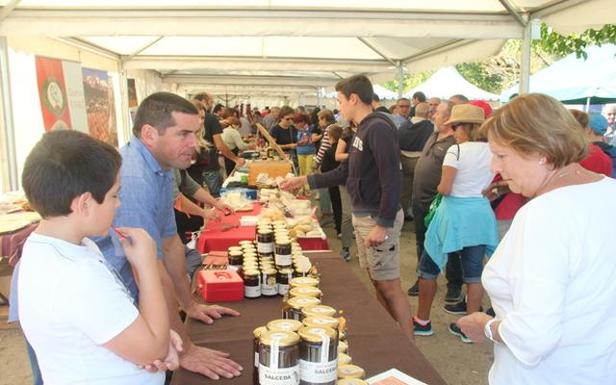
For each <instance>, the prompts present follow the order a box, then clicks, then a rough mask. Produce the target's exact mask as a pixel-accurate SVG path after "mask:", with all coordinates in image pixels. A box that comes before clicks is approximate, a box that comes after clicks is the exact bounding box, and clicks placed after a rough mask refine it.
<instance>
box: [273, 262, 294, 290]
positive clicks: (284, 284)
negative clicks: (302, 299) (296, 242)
mask: <svg viewBox="0 0 616 385" xmlns="http://www.w3.org/2000/svg"><path fill="white" fill-rule="evenodd" d="M292 277H293V270H292V269H288V268H287V269H280V270H278V274H276V283H277V284H278V294H279V295H282V296H284V295H286V294H287V293H288V292H289V287H290V286H289V281H290V280H291V279H292Z"/></svg>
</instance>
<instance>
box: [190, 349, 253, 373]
mask: <svg viewBox="0 0 616 385" xmlns="http://www.w3.org/2000/svg"><path fill="white" fill-rule="evenodd" d="M227 357H229V354H227V353H223V352H220V351H218V350H212V349H208V348H204V347H200V346H195V345H191V346H190V347H188V349H187V350H186V353H184V354H182V356H181V357H180V366H181V367H182V368H184V369H186V370H188V371H190V372H194V373H200V374H203V375H204V376H206V377H209V378H211V379H214V380H218V379H220V377H221V376H222V377H225V378H233V377H237V376H239V375H240V374H241V371H242V370H244V368H242V367H241V366H240V365H239V364H238V363H236V362H234V361H232V360H230V359H228V358H227Z"/></svg>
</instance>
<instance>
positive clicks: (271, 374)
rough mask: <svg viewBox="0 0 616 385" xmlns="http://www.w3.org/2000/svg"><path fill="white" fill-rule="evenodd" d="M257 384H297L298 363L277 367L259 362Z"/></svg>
mask: <svg viewBox="0 0 616 385" xmlns="http://www.w3.org/2000/svg"><path fill="white" fill-rule="evenodd" d="M259 384H260V385H299V365H295V366H292V367H290V368H280V369H279V368H270V367H267V366H265V365H263V364H259Z"/></svg>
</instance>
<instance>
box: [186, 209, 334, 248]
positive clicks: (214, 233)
mask: <svg viewBox="0 0 616 385" xmlns="http://www.w3.org/2000/svg"><path fill="white" fill-rule="evenodd" d="M261 208H262V206H261V204H259V203H253V208H252V211H241V212H236V213H233V214H230V215H227V216H224V217H223V218H222V220H220V221H209V222H208V223H207V224H206V225H205V228H204V230H203V231H202V232H201V235H200V236H199V239H198V240H197V250H198V251H199V252H200V253H209V252H210V251H226V250H227V249H228V248H229V247H230V246H236V245H237V244H238V242H239V241H243V240H253V239H255V237H256V234H257V233H256V227H255V226H240V219H241V218H242V217H243V216H244V215H247V216H253V215H259V213H260V212H261ZM298 242H299V244H300V246H301V247H302V249H304V250H329V244H328V242H327V239H322V238H300V239H299V240H298Z"/></svg>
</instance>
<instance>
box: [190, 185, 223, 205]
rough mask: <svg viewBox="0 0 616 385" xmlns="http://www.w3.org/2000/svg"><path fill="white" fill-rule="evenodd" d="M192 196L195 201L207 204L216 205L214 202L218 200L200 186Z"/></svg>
mask: <svg viewBox="0 0 616 385" xmlns="http://www.w3.org/2000/svg"><path fill="white" fill-rule="evenodd" d="M193 198H195V199H196V200H197V201H199V202H201V203H203V204H206V205H209V206H216V204H217V203H218V200H217V199H216V198H214V197H213V196H212V194H210V193H209V192H207V191H205V190H204V189H202V188H200V189H198V190H197V191H196V192H195V193H194V194H193Z"/></svg>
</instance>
